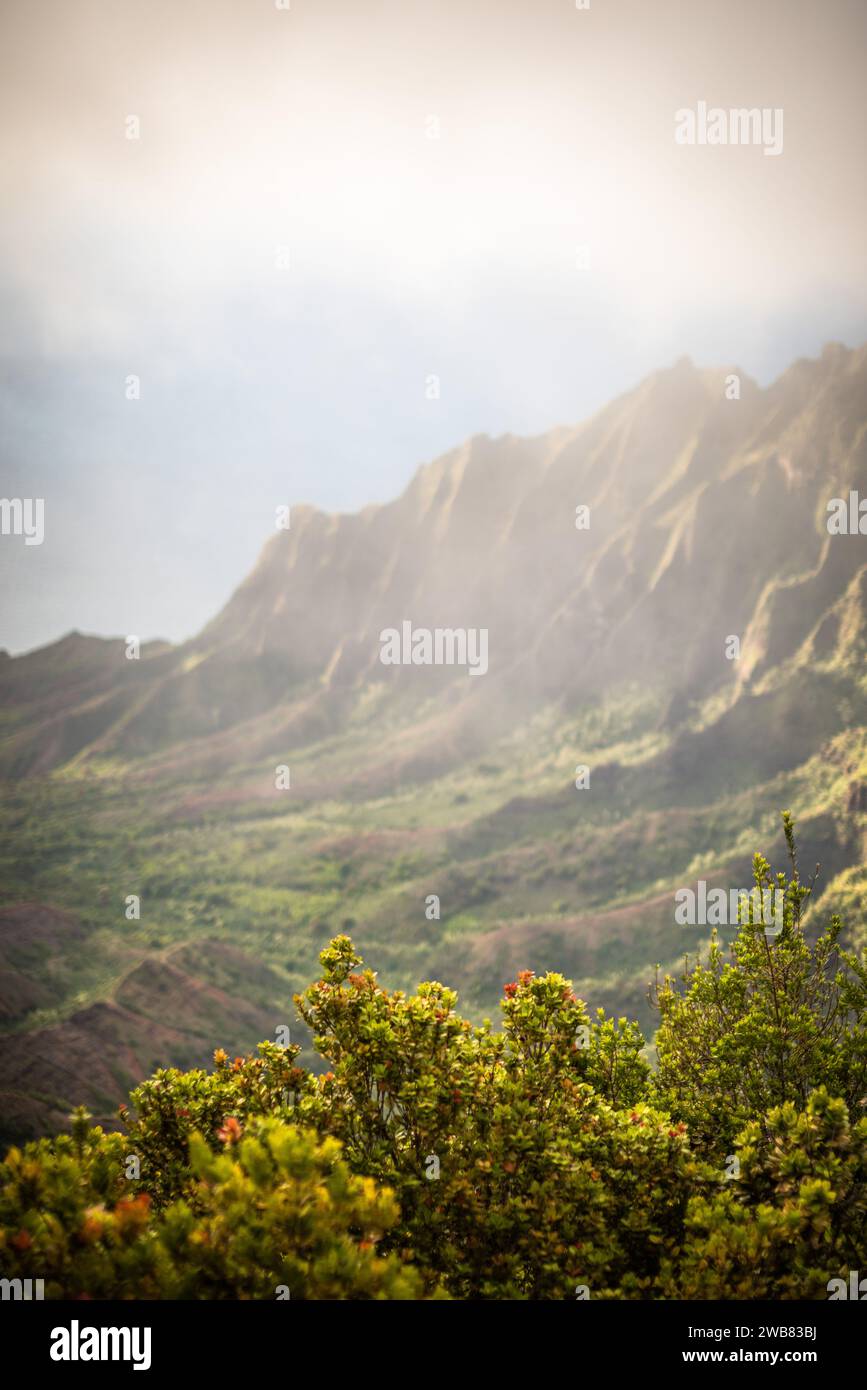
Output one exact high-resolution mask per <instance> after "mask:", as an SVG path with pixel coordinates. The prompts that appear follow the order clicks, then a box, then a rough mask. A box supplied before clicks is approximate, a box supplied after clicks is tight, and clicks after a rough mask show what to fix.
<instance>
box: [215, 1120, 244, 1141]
mask: <svg viewBox="0 0 867 1390" xmlns="http://www.w3.org/2000/svg"><path fill="white" fill-rule="evenodd" d="M243 1133H244V1131H243V1129H242V1128H241V1126H240V1124H239V1123H238V1121H237V1120H236V1119H235V1116H234V1115H228V1116H227V1117H226V1119H225V1121H224V1122H223V1127H222V1129H218V1130H217V1138H218V1139H222V1141H223V1143H224V1144H237V1142H238V1140H239V1139H240V1137H241V1135H242V1134H243Z"/></svg>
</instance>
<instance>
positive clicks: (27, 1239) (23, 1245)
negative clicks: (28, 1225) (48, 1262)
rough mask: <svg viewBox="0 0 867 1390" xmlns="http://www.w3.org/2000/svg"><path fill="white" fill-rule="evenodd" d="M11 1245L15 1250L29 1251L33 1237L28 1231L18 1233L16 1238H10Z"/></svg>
mask: <svg viewBox="0 0 867 1390" xmlns="http://www.w3.org/2000/svg"><path fill="white" fill-rule="evenodd" d="M12 1244H13V1245H14V1246H15V1249H16V1250H29V1249H30V1247H31V1245H32V1244H33V1237H32V1236H31V1234H30V1232H29V1231H19V1232H18V1234H17V1236H13V1237H12Z"/></svg>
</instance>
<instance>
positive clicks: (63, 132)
mask: <svg viewBox="0 0 867 1390" xmlns="http://www.w3.org/2000/svg"><path fill="white" fill-rule="evenodd" d="M865 64H867V4H865V3H864V0H822V3H821V4H817V3H814V2H813V0H724V3H723V0H655V3H651V2H650V0H627V3H617V0H591V7H590V9H589V10H586V11H583V10H578V9H576V6H575V3H574V0H495V2H494V0H441V3H434V0H381V3H370V2H369V0H291V8H290V9H288V10H281V9H278V8H277V7H276V5H275V3H274V0H64V3H58V0H3V3H2V8H0V167H2V170H3V174H2V201H3V209H4V212H3V217H2V220H0V260H2V268H0V447H2V452H0V497H44V498H45V540H44V542H43V544H42V545H41V546H27V547H25V546H24V544H23V540H22V538H21V537H18V536H0V586H2V587H0V646H6V647H8V648H9V649H10V650H13V651H18V650H22V649H25V648H28V647H32V646H34V645H37V644H41V643H44V642H46V641H48V640H51V639H53V638H55V637H58V636H60V635H62V634H63V633H64V632H66V631H68V630H69V629H70V628H72V627H77V628H79V629H81V630H84V631H93V632H100V633H106V634H126V633H137V634H139V635H141V636H144V637H152V636H166V637H170V638H174V639H178V638H182V637H184V636H187V635H189V634H191V633H192V632H193V631H195V630H196V629H197V628H198V627H199V626H201V625H202V624H203V623H204V622H205V621H206V620H207V619H208V618H209V617H210V616H211V615H212V614H213V613H214V611H215V610H216V609H217V608H218V607H219V606H220V604H221V603H222V602H223V601H224V600H225V598H226V597H227V596H228V594H229V592H230V591H231V589H232V588H233V587H234V585H235V584H236V583H237V582H238V581H239V580H240V579H241V578H242V577H243V575H244V573H245V572H246V571H247V569H248V568H249V567H250V565H251V564H252V563H253V562H254V560H255V557H256V555H257V553H258V550H259V548H260V546H261V544H262V542H263V541H264V540H265V539H266V537H267V536H268V535H269V534H270V533H271V531H272V530H273V525H274V512H275V507H276V506H277V505H278V504H280V503H298V502H302V501H309V502H313V503H315V504H317V505H319V506H322V507H325V508H328V509H332V510H334V509H340V510H348V509H355V508H357V507H359V506H361V505H363V504H364V503H366V502H370V501H378V500H386V499H388V498H389V497H391V496H393V495H394V494H395V493H396V492H398V491H399V490H400V489H401V488H402V487H403V485H404V484H405V483H406V481H407V480H408V479H409V477H410V475H411V473H412V472H413V471H414V469H415V468H416V467H417V466H418V464H419V463H421V462H423V461H425V460H427V459H430V458H433V457H435V456H436V455H437V454H438V453H441V452H443V451H444V450H445V449H447V448H448V447H450V446H451V445H453V444H456V443H459V442H460V441H461V440H462V439H463V438H465V437H466V436H467V435H470V434H474V433H479V432H486V433H490V434H499V433H503V432H505V431H513V432H516V433H537V432H540V431H543V430H545V429H548V428H549V427H551V426H552V425H554V424H557V423H563V422H571V421H575V420H578V419H580V418H581V417H582V416H583V415H585V414H587V413H588V412H590V411H591V410H593V409H595V408H596V407H597V406H599V405H601V404H603V403H604V402H605V401H606V400H607V399H609V398H610V397H611V396H612V395H614V394H617V393H618V392H620V391H622V390H624V389H626V388H628V387H629V386H631V385H633V384H634V383H635V382H636V381H637V380H638V379H639V378H640V377H641V376H643V375H644V374H645V373H646V372H648V371H651V370H654V369H655V368H657V367H660V366H664V365H667V364H669V363H670V362H671V361H673V360H674V359H675V358H677V357H679V356H681V355H683V354H684V353H688V354H690V355H691V356H692V357H693V359H694V360H695V361H696V362H698V363H700V364H703V365H704V364H717V363H725V364H728V363H737V364H739V365H740V366H742V367H743V368H744V369H745V370H747V371H748V372H750V373H751V374H752V375H754V376H756V377H757V378H758V379H759V380H760V381H761V382H763V383H764V382H767V381H768V380H769V379H770V378H772V377H773V376H774V375H776V374H777V373H778V372H779V371H780V370H782V369H783V368H784V367H785V366H786V365H788V363H789V362H790V361H791V360H792V359H793V358H794V357H797V356H801V355H814V354H816V353H817V352H818V351H819V350H820V349H821V346H822V344H823V343H824V342H826V341H828V340H830V339H840V340H842V341H844V342H847V343H849V344H850V345H855V344H857V343H859V342H862V341H863V340H864V339H865V338H867V274H865V261H867V237H865V230H867V216H865V213H867V175H865V171H867V147H865V146H867V82H865ZM700 101H706V102H707V103H708V105H710V106H720V107H723V108H725V109H726V110H728V109H730V108H732V107H759V108H782V110H783V113H784V118H783V132H784V142H783V152H782V154H781V155H779V157H773V156H767V155H765V154H764V152H763V150H762V148H761V147H760V146H758V147H757V146H743V145H742V146H733V145H729V146H726V147H720V146H716V147H711V146H707V145H705V146H698V145H696V146H693V147H684V146H680V145H678V144H677V143H676V142H675V139H674V129H675V121H674V113H675V111H676V110H677V109H679V108H683V107H695V106H696V105H697V103H698V102H700ZM129 117H136V118H137V119H138V122H139V126H140V130H139V138H138V139H128V138H127V133H128V131H129V130H130V129H131V128H132V126H131V123H130V122H129V120H128V118H129ZM581 247H587V248H588V251H587V252H586V253H582V252H580V251H579V248H581ZM582 254H583V255H584V256H585V261H582ZM287 261H288V264H287V263H286V262H287ZM584 266H586V268H583V267H584ZM132 374H135V375H136V376H138V377H139V378H140V381H141V398H140V399H139V400H137V401H130V400H127V399H126V396H125V383H126V379H127V377H129V376H130V375H132ZM431 375H436V376H437V377H439V380H440V397H439V399H428V396H427V394H426V383H427V379H428V378H429V377H430V376H431Z"/></svg>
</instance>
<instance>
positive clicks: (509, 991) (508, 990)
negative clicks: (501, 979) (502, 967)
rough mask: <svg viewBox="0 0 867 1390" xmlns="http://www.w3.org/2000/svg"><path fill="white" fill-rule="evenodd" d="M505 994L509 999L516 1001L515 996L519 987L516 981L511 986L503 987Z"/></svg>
mask: <svg viewBox="0 0 867 1390" xmlns="http://www.w3.org/2000/svg"><path fill="white" fill-rule="evenodd" d="M503 993H504V994H505V996H506V998H507V999H514V997H515V995H516V994H517V993H518V986H517V985H516V984H515V983H514V981H512V983H511V984H508V985H503Z"/></svg>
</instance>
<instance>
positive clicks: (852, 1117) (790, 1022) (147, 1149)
mask: <svg viewBox="0 0 867 1390" xmlns="http://www.w3.org/2000/svg"><path fill="white" fill-rule="evenodd" d="M784 830H785V837H786V840H787V841H788V844H789V850H790V869H789V872H788V873H787V874H779V875H774V874H773V872H772V870H771V867H770V865H769V863H768V862H767V861H766V860H765V859H764V858H762V857H761V856H756V860H755V878H756V883H757V885H758V886H759V887H762V886H767V885H769V884H774V885H776V886H779V887H780V889H781V891H782V892H783V893H784V894H785V903H786V911H785V917H784V922H783V924H782V928H781V930H780V932H779V934H778V935H768V934H766V932H765V930H764V926H763V924H762V923H761V922H758V921H755V920H753V917H752V914H751V913H745V917H744V920H742V921H741V923H740V925H739V927H738V930H737V935H736V939H735V941H734V943H733V947H732V949H731V951H730V952H726V951H725V950H724V949H723V948H722V947H721V946H720V945H718V944H716V943H714V944H713V945H712V947H711V950H710V954H709V957H708V958H707V959H706V960H705V961H700V962H697V963H695V964H693V965H692V966H689V965H688V966H687V970H686V973H685V976H684V979H683V982H682V984H681V985H678V983H677V982H676V981H675V980H674V979H672V978H671V977H667V978H665V979H664V981H663V983H662V984H661V986H660V988H659V991H658V1003H659V1008H660V1010H661V1025H660V1028H659V1032H658V1035H657V1052H658V1067H657V1069H656V1070H654V1069H652V1068H651V1067H650V1066H649V1065H648V1062H647V1060H646V1058H645V1055H644V1053H645V1049H644V1039H643V1037H642V1034H641V1032H640V1030H639V1029H638V1027H637V1026H636V1025H635V1024H633V1023H629V1022H628V1021H627V1020H626V1019H623V1018H621V1019H613V1018H608V1017H606V1016H605V1015H604V1013H603V1011H602V1010H598V1011H597V1012H596V1013H595V1014H593V1015H591V1014H589V1013H588V1011H587V1009H586V1007H585V1005H584V1003H583V1002H582V1001H581V1000H580V999H579V998H577V997H576V995H575V993H574V991H573V989H572V986H571V985H570V983H569V981H568V980H566V979H565V978H564V977H563V976H562V975H561V974H558V973H553V972H549V973H547V974H545V975H542V976H538V975H535V974H534V973H533V972H532V971H530V970H525V971H522V972H520V973H519V975H518V977H517V978H516V979H515V980H514V981H512V982H510V983H508V984H507V985H506V986H505V991H504V997H503V999H502V1001H501V1002H502V1011H503V1027H502V1031H494V1029H493V1028H492V1025H491V1023H490V1022H489V1021H487V1020H485V1021H484V1022H482V1023H481V1024H478V1025H473V1024H472V1023H470V1022H469V1021H467V1020H466V1019H464V1018H462V1017H461V1016H460V1015H459V1014H458V1013H457V1011H456V1003H457V996H456V994H455V993H454V991H452V990H450V989H447V988H445V987H444V986H443V985H441V984H439V983H428V984H423V985H420V986H419V987H418V989H417V990H416V991H415V992H414V993H412V994H405V993H403V992H402V991H400V990H398V991H388V990H386V989H384V988H383V987H382V986H381V985H380V984H379V983H378V981H377V977H376V975H375V974H374V973H373V972H372V971H370V970H369V969H363V968H361V967H362V962H361V960H360V958H359V957H358V955H357V954H356V952H355V951H354V949H353V946H352V942H351V941H350V939H349V938H348V937H347V936H345V935H339V936H336V937H335V938H334V939H333V940H332V941H331V943H330V944H329V945H328V946H327V947H326V948H325V949H324V950H323V951H322V952H321V956H320V961H321V967H322V973H321V977H320V978H319V979H318V980H317V981H316V983H314V984H313V985H311V986H310V987H309V988H308V989H306V990H305V991H304V992H303V994H301V995H299V996H298V997H297V999H296V1003H297V1006H298V1009H299V1012H300V1014H301V1016H302V1018H303V1019H304V1021H305V1023H306V1025H307V1027H308V1028H309V1029H310V1031H311V1033H312V1034H313V1036H314V1039H315V1047H316V1050H317V1052H318V1053H319V1055H320V1056H321V1057H322V1058H323V1059H324V1062H325V1064H326V1065H327V1066H328V1070H327V1071H326V1072H325V1073H324V1074H322V1075H314V1074H312V1073H311V1072H310V1071H309V1070H308V1069H306V1068H305V1067H303V1066H301V1065H299V1047H298V1045H297V1044H293V1045H291V1046H287V1047H280V1046H277V1045H276V1044H275V1043H263V1044H262V1045H261V1046H260V1048H259V1050H258V1055H256V1056H251V1057H247V1058H240V1057H239V1058H236V1059H235V1061H234V1062H231V1061H230V1059H229V1057H228V1056H227V1055H226V1053H225V1052H223V1051H222V1050H218V1051H217V1052H216V1053H215V1055H214V1062H215V1068H214V1070H213V1071H210V1072H209V1071H205V1070H198V1069H194V1070H192V1071H189V1072H180V1071H177V1070H175V1069H169V1070H160V1071H157V1072H156V1073H155V1075H154V1076H152V1077H151V1078H150V1079H149V1080H147V1081H145V1082H144V1083H142V1084H141V1085H140V1086H139V1087H138V1088H137V1089H136V1090H134V1091H133V1093H132V1095H131V1097H130V1106H129V1109H126V1108H124V1110H123V1113H122V1119H123V1121H124V1124H125V1127H126V1134H124V1135H119V1134H105V1133H103V1131H102V1130H101V1129H99V1128H95V1129H91V1128H90V1127H89V1117H87V1116H86V1115H85V1114H84V1113H81V1112H79V1113H78V1115H77V1116H76V1118H75V1121H74V1124H73V1130H72V1134H71V1135H64V1136H60V1137H59V1138H56V1139H53V1140H49V1139H43V1140H39V1141H35V1142H33V1143H30V1144H28V1145H26V1146H25V1147H24V1148H23V1149H19V1148H13V1149H12V1150H11V1151H10V1153H9V1154H8V1156H7V1158H6V1160H5V1163H4V1164H3V1165H2V1167H0V1262H2V1267H3V1272H4V1275H6V1276H7V1277H21V1278H27V1277H34V1278H35V1277H41V1278H44V1279H45V1280H46V1293H47V1295H48V1296H52V1297H71V1296H80V1295H82V1294H86V1295H89V1296H91V1297H106V1296H120V1297H128V1298H141V1297H184V1298H220V1297H224V1298H238V1297H241V1298H277V1297H286V1296H287V1295H288V1296H291V1297H292V1298H301V1299H305V1298H306V1299H310V1298H313V1299H316V1298H334V1297H337V1298H419V1297H432V1298H433V1297H442V1296H450V1297H453V1298H461V1299H466V1298H472V1299H498V1298H520V1299H561V1298H575V1297H579V1298H580V1297H590V1298H594V1299H612V1298H616V1299H624V1298H626V1299H638V1298H640V1299H648V1298H650V1299H652V1298H730V1299H747V1298H779V1299H790V1298H826V1297H827V1296H828V1285H829V1282H830V1281H831V1280H832V1279H838V1278H839V1279H843V1280H844V1281H846V1280H847V1279H848V1276H849V1272H850V1271H851V1270H855V1269H861V1268H864V1267H865V1261H867V1117H865V1115H864V1109H863V1107H864V1104H865V1101H867V1095H865V1076H867V1070H865V1069H867V1031H865V1030H867V969H865V965H864V962H863V961H862V960H860V959H859V958H858V957H857V956H855V955H853V954H850V953H849V952H846V951H844V950H842V949H841V948H840V946H839V944H838V938H839V935H840V922H839V920H837V919H836V918H832V920H831V921H830V922H829V923H828V925H827V927H826V928H825V929H824V930H823V931H822V932H821V933H820V934H819V936H818V937H817V938H815V939H811V934H810V932H808V930H807V929H806V926H805V922H806V914H805V907H806V905H807V903H808V901H809V898H810V895H811V886H810V884H808V883H804V882H803V881H802V880H801V877H800V874H799V870H798V865H797V858H796V854H795V845H794V837H793V828H792V821H791V817H790V816H788V815H786V817H784ZM131 1160H132V1161H131Z"/></svg>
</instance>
